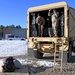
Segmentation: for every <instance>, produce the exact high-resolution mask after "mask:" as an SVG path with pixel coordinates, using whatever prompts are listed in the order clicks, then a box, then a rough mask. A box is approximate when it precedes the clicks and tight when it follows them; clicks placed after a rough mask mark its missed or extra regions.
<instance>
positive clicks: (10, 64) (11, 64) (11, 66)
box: [3, 57, 15, 72]
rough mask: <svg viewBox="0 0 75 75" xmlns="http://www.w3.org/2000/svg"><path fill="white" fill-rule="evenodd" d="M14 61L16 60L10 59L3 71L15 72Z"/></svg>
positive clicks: (6, 61)
mask: <svg viewBox="0 0 75 75" xmlns="http://www.w3.org/2000/svg"><path fill="white" fill-rule="evenodd" d="M13 60H14V59H13V57H8V58H7V59H6V60H5V63H4V66H3V69H4V71H5V72H14V71H15V65H14V62H13Z"/></svg>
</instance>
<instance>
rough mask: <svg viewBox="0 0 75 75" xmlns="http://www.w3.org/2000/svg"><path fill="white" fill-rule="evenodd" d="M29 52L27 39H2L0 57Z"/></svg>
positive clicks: (0, 41)
mask: <svg viewBox="0 0 75 75" xmlns="http://www.w3.org/2000/svg"><path fill="white" fill-rule="evenodd" d="M25 54H27V40H26V41H21V40H0V57H6V56H17V55H25Z"/></svg>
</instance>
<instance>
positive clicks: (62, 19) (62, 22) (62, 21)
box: [60, 12, 64, 36]
mask: <svg viewBox="0 0 75 75" xmlns="http://www.w3.org/2000/svg"><path fill="white" fill-rule="evenodd" d="M60 20H61V22H60V23H61V24H60V26H61V36H63V33H64V32H63V26H64V14H63V12H61V18H60Z"/></svg>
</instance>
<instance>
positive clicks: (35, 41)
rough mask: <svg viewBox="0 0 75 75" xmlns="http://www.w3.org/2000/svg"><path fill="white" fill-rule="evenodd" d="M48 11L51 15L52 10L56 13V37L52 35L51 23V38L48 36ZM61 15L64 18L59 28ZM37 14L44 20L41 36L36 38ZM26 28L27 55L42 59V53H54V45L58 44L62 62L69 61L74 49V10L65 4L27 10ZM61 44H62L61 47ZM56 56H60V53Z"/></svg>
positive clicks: (59, 3) (60, 3)
mask: <svg viewBox="0 0 75 75" xmlns="http://www.w3.org/2000/svg"><path fill="white" fill-rule="evenodd" d="M49 10H51V11H50V13H52V12H53V10H56V11H57V13H58V18H57V19H58V20H57V21H58V24H57V36H54V34H53V30H52V23H50V28H51V30H50V32H51V36H49V31H48V27H49V26H48V21H47V18H48V11H49ZM62 13H63V16H64V19H63V26H61V19H60V18H61V15H62ZM38 14H40V15H41V16H42V17H43V18H44V20H45V24H44V27H43V35H42V36H38V32H39V31H38V25H37V24H36V18H37V15H38ZM27 26H28V30H27V38H28V41H29V46H28V48H29V49H28V55H32V56H34V57H35V58H42V57H43V54H44V53H51V54H52V53H54V52H55V45H56V44H58V45H57V46H56V47H57V50H58V51H59V50H63V60H64V61H68V60H69V59H71V55H72V50H73V49H74V47H75V9H73V8H71V7H69V6H68V5H67V3H66V2H58V3H53V4H47V5H41V6H36V7H32V8H29V9H28V12H27ZM61 43H63V45H62V44H61ZM59 44H60V45H59ZM62 47H63V48H62ZM31 51H33V52H31ZM58 55H59V56H60V53H59V54H58Z"/></svg>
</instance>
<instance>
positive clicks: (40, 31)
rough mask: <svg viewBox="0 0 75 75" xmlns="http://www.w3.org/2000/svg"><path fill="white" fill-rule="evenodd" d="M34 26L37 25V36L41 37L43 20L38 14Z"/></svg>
mask: <svg viewBox="0 0 75 75" xmlns="http://www.w3.org/2000/svg"><path fill="white" fill-rule="evenodd" d="M36 24H38V36H42V35H43V27H44V24H45V20H44V18H43V17H41V16H40V14H38V16H37V18H36Z"/></svg>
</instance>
